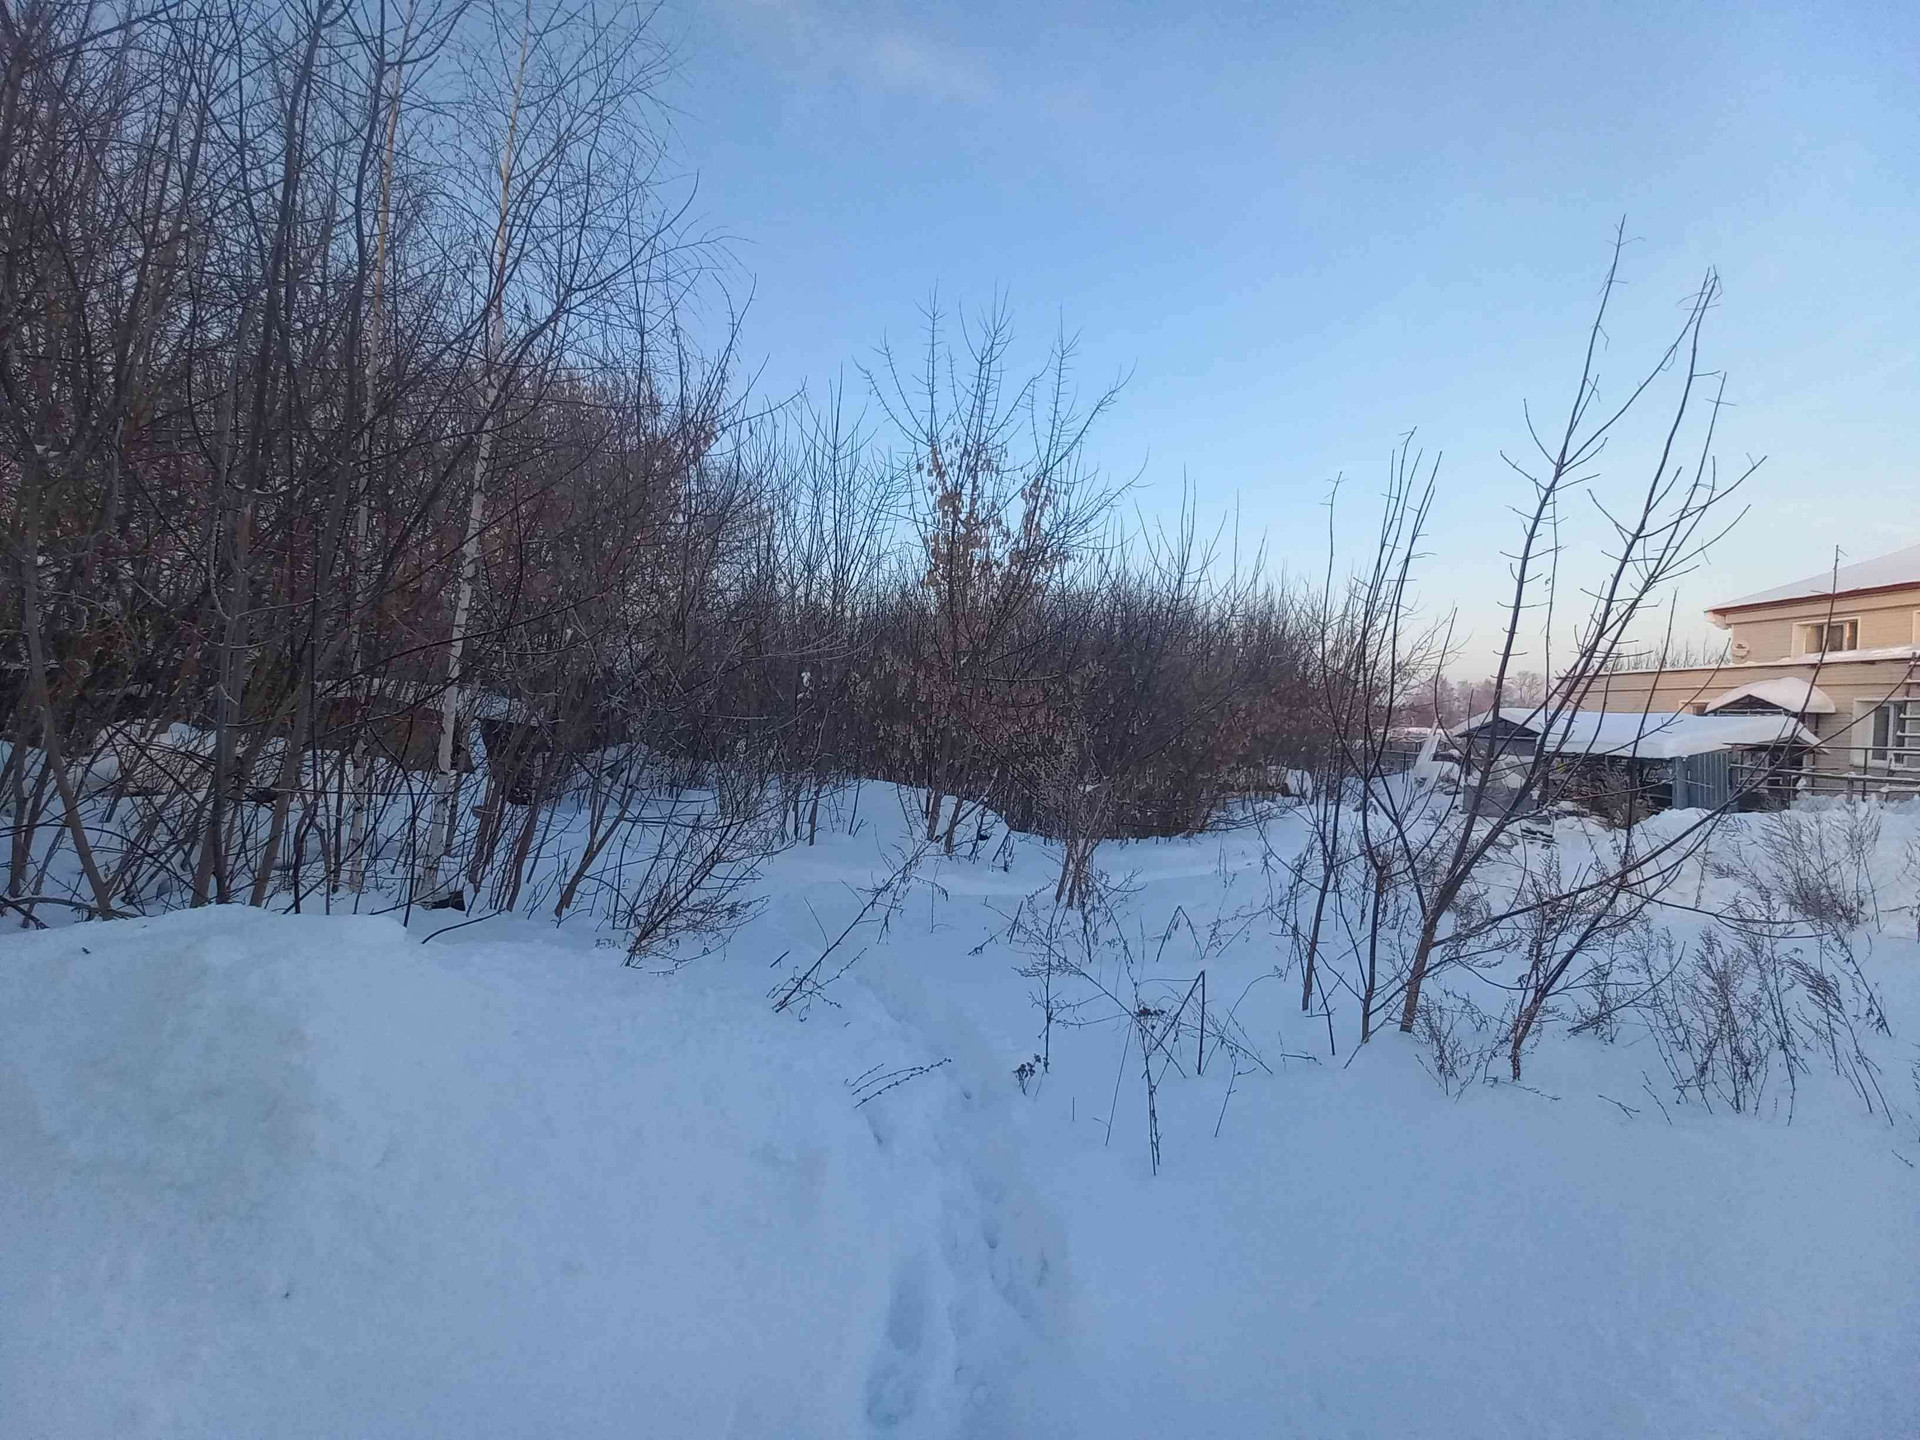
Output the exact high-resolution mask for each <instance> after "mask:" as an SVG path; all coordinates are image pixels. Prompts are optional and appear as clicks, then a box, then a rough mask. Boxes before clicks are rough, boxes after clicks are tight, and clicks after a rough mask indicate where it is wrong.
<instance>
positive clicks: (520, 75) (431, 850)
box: [414, 0, 533, 902]
mask: <svg viewBox="0 0 1920 1440" xmlns="http://www.w3.org/2000/svg"><path fill="white" fill-rule="evenodd" d="M532 28H533V16H532V6H531V0H529V5H528V15H527V21H526V28H525V29H523V30H522V31H521V36H520V63H519V67H518V69H517V70H516V71H515V74H514V78H513V100H512V103H511V105H510V106H509V108H508V111H507V134H506V140H505V142H504V143H503V144H502V145H501V147H500V212H499V220H498V224H497V225H496V227H495V229H494V236H493V267H492V271H491V273H490V274H489V275H488V277H487V278H488V295H487V355H486V362H485V377H486V378H485V382H484V391H485V393H484V407H483V409H482V411H481V419H480V425H481V429H480V443H479V445H478V447H477V448H476V449H475V451H474V457H473V498H472V500H471V502H470V503H469V504H468V506H467V531H466V534H465V536H464V537H463V538H462V539H461V542H460V578H459V582H458V586H457V588H456V590H455V592H454V601H453V630H452V634H451V636H450V638H449V642H448V645H447V681H446V690H445V693H444V694H443V696H442V699H441V710H440V747H439V753H438V754H437V755H436V756H435V763H434V776H433V815H432V818H431V821H430V823H429V826H428V832H427V847H426V853H425V855H424V857H423V859H422V862H421V866H420V876H419V883H418V885H417V887H416V889H415V892H414V894H415V899H416V900H419V901H423V902H431V901H434V900H438V899H440V898H441V893H442V882H441V879H440V870H441V866H442V864H443V863H444V862H445V859H446V853H447V850H448V848H449V847H450V846H451V845H452V842H453V832H454V827H455V825H456V823H457V820H458V817H457V816H456V815H455V813H454V808H453V797H454V790H455V788H456V787H455V785H454V773H453V738H454V732H455V730H456V728H457V727H458V725H459V723H460V715H461V712H462V710H463V709H464V708H465V701H466V692H465V688H464V687H463V686H462V685H461V683H460V681H461V669H460V662H461V659H462V657H463V655H464V652H465V650H466V643H467V618H468V616H469V614H470V613H471V611H472V607H473V581H474V573H475V571H476V570H477V569H478V568H479V561H480V529H481V522H482V520H483V519H484V518H485V515H486V503H487V491H486V478H487V463H488V461H489V460H490V459H491V458H492V456H493V422H494V414H493V412H494V408H495V407H496V406H497V405H498V404H499V403H500V369H501V362H502V359H503V356H504V352H505V349H506V288H507V241H508V224H507V222H508V218H509V206H510V204H511V201H512V196H513V164H514V140H515V137H516V133H517V129H518V126H519V122H520V92H521V86H522V84H523V83H524V81H525V79H526V73H527V46H528V43H529V41H530V40H531V38H532Z"/></svg>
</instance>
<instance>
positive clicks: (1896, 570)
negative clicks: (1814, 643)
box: [1713, 545, 1920, 615]
mask: <svg viewBox="0 0 1920 1440" xmlns="http://www.w3.org/2000/svg"><path fill="white" fill-rule="evenodd" d="M1894 585H1920V545H1909V546H1907V547H1906V549H1904V550H1895V551H1894V552H1893V553H1892V554H1890V555H1880V556H1876V557H1875V558H1874V559H1872V560H1861V561H1859V562H1857V563H1855V564H1852V565H1842V566H1840V567H1838V568H1837V569H1830V570H1824V571H1822V572H1821V573H1820V574H1818V575H1809V576H1808V577H1807V578H1806V579H1804V580H1795V581H1793V582H1792V583H1791V584H1787V585H1778V586H1775V587H1774V588H1773V589H1771V590H1761V591H1759V592H1758V593H1756V594H1753V595H1743V596H1741V597H1740V598H1739V599H1738V600H1729V601H1727V602H1726V603H1725V604H1723V605H1716V606H1714V607H1713V613H1714V614H1716V615H1717V614H1721V613H1724V612H1725V611H1728V610H1738V609H1741V608H1742V607H1744V606H1748V605H1767V604H1771V603H1772V602H1774V601H1777V600H1804V599H1807V598H1809V597H1817V596H1821V595H1846V594H1850V593H1852V592H1853V591H1855V590H1879V589H1884V588H1886V587H1889V586H1894Z"/></svg>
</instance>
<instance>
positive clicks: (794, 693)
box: [0, 0, 1314, 948]
mask: <svg viewBox="0 0 1920 1440" xmlns="http://www.w3.org/2000/svg"><path fill="white" fill-rule="evenodd" d="M0 31H3V32H4V34H3V36H0V38H3V39H4V42H5V66H4V71H3V72H0V265H3V266H4V272H3V273H0V513H3V514H4V523H5V537H6V555H5V563H6V568H7V572H8V576H9V582H10V583H9V584H8V585H7V586H6V587H5V593H4V596H0V706H3V707H4V718H3V720H0V723H4V727H5V729H4V737H5V739H6V741H7V742H8V743H7V748H6V754H5V760H4V774H0V790H3V791H4V797H5V798H4V801H3V802H0V804H4V807H5V815H6V834H7V841H8V850H7V865H8V873H7V882H6V901H7V904H8V906H9V908H10V909H11V910H13V911H14V912H15V913H16V914H18V915H19V916H20V917H22V919H23V920H25V921H29V922H31V921H33V920H34V919H35V918H36V913H35V912H36V909H37V907H39V906H41V905H44V904H49V903H60V904H67V905H73V906H79V907H81V908H83V909H84V910H86V911H88V912H90V913H92V914H95V915H99V916H111V915H115V914H119V913H123V912H127V911H139V910H143V909H150V908H155V907H164V906H169V905H178V904H194V905H199V904H207V903H228V902H241V901H243V902H249V903H252V904H254V905H267V904H273V905H283V906H285V905H291V906H293V907H295V908H299V907H302V906H314V905H332V904H337V903H354V904H359V903H362V900H361V899H360V897H362V896H363V895H365V894H367V893H368V892H369V891H377V892H379V894H380V896H382V897H384V900H383V901H382V902H381V903H385V904H408V905H444V904H459V905H466V904H470V903H474V902H475V901H477V902H478V903H480V904H481V905H483V906H485V907H488V908H493V907H499V908H515V907H518V908H529V907H534V906H542V907H545V908H547V909H548V910H550V911H551V912H552V913H554V914H558V915H565V914H567V913H569V912H570V911H575V910H576V909H578V908H580V907H586V908H590V909H592V910H593V911H594V912H595V913H597V914H599V915H600V916H601V917H602V918H603V919H606V920H609V921H612V922H614V923H618V924H620V925H622V926H624V927H626V928H627V929H628V931H629V932H630V933H631V934H632V935H633V936H634V943H635V945H636V947H638V948H648V947H651V946H654V945H656V944H658V943H661V942H662V941H663V940H664V939H665V938H668V937H671V936H672V935H674V934H677V933H680V932H681V931H682V930H684V929H686V928H688V927H692V928H694V929H701V928H711V927H713V926H716V925H721V924H723V923H724V921H725V918H726V917H727V916H728V915H730V914H733V913H735V912H734V910H733V908H732V906H733V901H732V900H731V899H729V898H728V897H734V896H737V893H738V887H739V884H740V883H741V881H742V879H743V877H744V876H745V875H746V874H747V873H749V870H750V867H751V863H752V860H753V857H754V856H755V855H757V854H760V853H763V852H764V851H765V849H766V848H767V847H768V846H769V845H772V844H777V843H780V841H781V840H782V839H786V840H793V839H800V840H810V839H812V838H814V837H815V835H816V834H817V833H818V829H819V826H820V824H821V819H822V807H823V802H827V801H830V800H831V799H832V797H834V796H835V795H836V794H837V793H839V792H840V791H842V790H844V789H845V788H846V787H847V786H848V785H849V784H851V783H853V782H856V781H857V780H858V778H859V777H863V776H871V777H878V778H881V779H888V780H895V781H899V782H903V783H906V784H909V785H912V786H915V787H918V788H919V789H920V791H921V792H923V793H924V795H925V804H926V816H925V824H926V834H927V835H928V837H929V838H930V839H931V840H932V841H934V842H935V843H937V844H940V845H943V846H944V847H945V848H947V849H948V850H952V849H954V848H955V847H957V846H958V845H960V844H962V843H963V842H966V841H968V840H969V838H975V839H977V837H978V836H979V835H980V834H981V833H982V832H981V829H980V827H979V823H978V822H979V821H980V818H981V817H982V816H983V815H985V814H987V813H989V812H993V813H998V814H1000V815H1003V816H1006V817H1007V818H1008V819H1010V820H1012V821H1013V822H1014V823H1016V824H1019V825H1022V826H1027V827H1031V828H1034V829H1038V830H1042V831H1045V832H1047V833H1049V834H1053V835H1056V836H1060V837H1063V838H1065V839H1067V840H1068V841H1069V846H1068V851H1069V859H1068V861H1067V863H1066V865H1065V867H1064V870H1063V874H1062V877H1061V894H1062V898H1063V900H1067V901H1069V902H1070V901H1071V900H1073V899H1074V897H1075V896H1076V895H1077V893H1078V890H1079V887H1080V884H1081V882H1082V879H1083V877H1084V875H1085V872H1086V865H1087V857H1088V856H1089V854H1090V853H1091V847H1092V846H1093V845H1094V844H1096V843H1097V842H1098V841H1099V840H1100V839H1101V838H1103V837H1105V836H1109V835H1114V834H1143V833H1156V834H1160V833H1176V832H1180V831H1186V830H1191V829H1194V828H1197V827H1199V826H1202V825H1204V824H1206V823H1207V821H1208V820H1209V818H1210V817H1211V816H1212V814H1213V813H1214V811H1215V809H1216V808H1217V806H1218V805H1219V804H1220V803H1221V801H1222V799H1223V797H1224V796H1226V795H1227V794H1228V793H1229V792H1230V791H1232V790H1234V789H1236V788H1244V787H1245V786H1246V785H1247V784H1248V783H1253V784H1256V785H1257V784H1259V783H1263V777H1266V776H1268V775H1270V774H1272V773H1275V770H1276V767H1280V768H1284V767H1286V766H1290V765H1296V764H1298V763H1300V755H1301V754H1302V753H1303V747H1307V746H1310V744H1311V741H1310V738H1309V736H1308V735H1307V733H1306V732H1307V731H1308V730H1309V729H1311V726H1310V725H1307V724H1306V723H1304V722H1303V720H1302V715H1301V711H1302V707H1301V706H1300V705H1298V704H1297V703H1294V702H1295V701H1296V700H1297V698H1298V697H1300V696H1301V695H1303V694H1304V693H1305V688H1306V687H1307V686H1308V685H1309V684H1310V683H1311V682H1310V679H1309V677H1308V674H1307V667H1306V665H1305V663H1304V662H1305V661H1306V660H1307V659H1308V658H1310V655H1311V644H1310V640H1309V638H1308V637H1310V636H1311V634H1312V632H1313V624H1314V622H1313V617H1312V615H1311V611H1312V608H1313V607H1312V605H1311V603H1309V602H1307V601H1304V600H1303V599H1302V598H1301V597H1299V596H1297V595H1294V594H1290V593H1289V592H1287V591H1285V590H1283V589H1280V588H1276V587H1274V586H1271V585H1267V584H1265V583H1264V582H1263V581H1262V580H1261V579H1260V577H1259V575H1258V573H1257V569H1256V570H1255V571H1254V572H1253V573H1249V570H1248V568H1247V567H1245V566H1241V567H1239V568H1237V569H1236V568H1235V567H1234V566H1233V565H1232V564H1230V563H1228V564H1223V563H1221V560H1220V557H1218V556H1216V555H1214V554H1213V553H1212V552H1211V549H1210V547H1209V546H1208V545H1207V544H1206V543H1205V541H1204V540H1203V539H1202V538H1201V537H1198V536H1196V534H1195V533H1194V528H1193V526H1192V524H1191V522H1190V521H1189V522H1187V523H1185V524H1184V525H1183V526H1180V527H1176V530H1175V531H1174V532H1173V533H1171V534H1163V533H1147V532H1145V531H1143V530H1140V529H1139V527H1134V530H1133V533H1131V534H1129V533H1126V529H1125V527H1123V526H1122V525H1121V524H1120V517H1121V511H1120V509H1119V507H1118V504H1117V502H1118V500H1119V497H1120V494H1121V489H1122V487H1117V486H1114V485H1111V484H1109V483H1107V482H1105V481H1103V480H1102V479H1101V478H1100V477H1099V476H1097V475H1096V474H1094V473H1093V472H1092V471H1091V470H1090V468H1089V467H1088V465H1087V464H1086V460H1085V443H1084V442H1085V439H1086V436H1087V433H1088V430H1089V427H1090V426H1091V425H1093V424H1094V423H1095V421H1097V419H1098V417H1099V415H1100V414H1101V412H1102V411H1103V410H1104V409H1105V408H1106V407H1107V405H1108V404H1109V403H1110V402H1111V399H1112V396H1111V394H1110V393H1104V394H1102V395H1100V396H1098V397H1097V398H1095V399H1094V400H1093V401H1092V402H1091V403H1088V404H1081V403H1079V402H1077V400H1076V398H1075V395H1074V393H1073V388H1072V384H1071V364H1070V361H1071V347H1070V346H1067V345H1066V344H1064V343H1063V344H1062V345H1060V346H1059V347H1057V349H1056V351H1055V353H1054V354H1053V356H1052V357H1051V360H1050V361H1049V362H1048V363H1047V364H1044V365H1042V366H1041V367H1039V368H1038V369H1036V370H1035V372H1034V373H1032V374H1031V375H1015V374H1014V373H1013V372H1012V371H1011V370H1010V363H1011V362H1010V355H1011V350H1012V332H1011V327H1010V326H1009V324H1008V323H1007V320H1006V318H1005V316H1004V315H999V314H994V315H989V316H987V317H986V318H985V319H984V320H983V321H982V322H981V323H979V324H977V325H976V326H974V327H972V328H971V329H968V328H966V327H964V326H962V327H959V331H958V334H957V336H956V335H952V334H950V333H949V328H950V327H949V325H948V322H946V321H945V320H943V318H942V317H940V316H938V315H935V316H932V317H931V320H932V323H931V324H930V326H929V329H928V333H927V335H926V337H925V344H924V346H923V347H922V348H921V349H920V351H919V353H918V354H917V355H916V357H915V358H914V360H913V361H912V362H911V364H908V363H907V362H906V361H904V360H901V361H899V362H898V363H896V360H895V357H894V356H893V355H891V354H883V356H882V361H881V363H880V364H878V365H876V366H875V367H874V370H873V372H872V374H871V375H869V376H868V377H867V381H868V384H867V386H866V393H865V394H863V395H856V396H852V397H848V396H843V395H839V394H835V395H834V396H832V397H831V398H830V399H829V401H827V402H826V403H825V404H824V405H823V406H822V407H820V408H809V407H806V406H797V407H796V406H788V407H785V408H783V409H779V410H777V411H776V412H775V413H774V414H773V415H772V416H771V417H767V416H765V415H759V416H756V415H753V414H750V413H749V411H748V408H747V406H746V405H745V403H744V400H743V396H742V394H741V392H740V390H739V389H738V387H737V386H736V384H735V380H734V374H733V364H732V356H731V353H730V351H729V348H728V346H727V345H726V344H725V343H722V344H721V345H720V346H719V348H718V350H717V351H713V350H711V348H710V349H709V351H708V352H707V353H701V351H700V350H699V349H698V348H697V347H696V346H695V345H694V344H693V343H692V342H691V341H690V339H689V334H688V327H687V326H686V325H685V324H684V323H683V316H685V315H686V314H687V313H688V307H689V306H690V305H692V304H693V303H695V300H696V297H698V298H699V303H701V304H704V305H705V306H706V307H707V309H706V313H709V314H710V313H712V312H713V310H714V309H715V308H716V306H717V305H718V303H719V302H720V301H723V299H724V297H723V296H719V295H718V292H717V291H715V290H714V289H713V288H712V287H711V286H710V285H709V283H708V281H709V276H710V272H711V268H712V267H711V266H710V265H709V263H708V262H709V260H710V258H711V257H710V255H709V252H708V251H707V250H706V249H705V248H704V247H703V246H702V245H701V244H700V243H698V241H697V238H696V237H692V236H689V235H688V234H687V233H685V231H684V229H683V227H682V226H681V225H680V223H679V218H678V215H677V214H676V210H675V199H674V197H675V194H676V191H675V188H674V185H673V183H672V181H671V178H670V177H669V176H668V174H667V172H666V170H665V168H664V162H663V160H662V148H661V144H660V132H659V127H658V121H657V115H656V112H655V109H654V101H653V95H652V86H653V84H654V82H655V79H656V77H657V73H658V70H659V67H660V64H661V56H660V52H659V51H658V49H657V47H656V46H655V45H654V43H653V41H652V39H651V38H650V36H649V34H648V32H647V30H646V28H645V26H644V23H642V22H641V21H638V20H635V19H633V18H631V16H630V13H629V12H622V11H618V10H615V11H608V10H607V9H606V8H605V7H590V6H579V7H575V6H571V5H569V4H567V3H565V0H538V3H535V0H525V3H522V4H519V5H515V4H510V3H504V0H502V3H491V0H406V3H405V4H404V5H388V4H385V3H381V4H374V3H371V0H248V3H243V4H240V5H237V6H236V5H230V4H229V5H214V4H210V3H192V0H190V3H188V4H185V5H178V6H168V7H160V8H153V9H140V8H132V7H128V8H116V7H112V6H104V5H95V4H91V3H88V0H29V3H26V4H22V5H10V6H8V7H6V8H4V9H0ZM970 827H971V828H970ZM342 897H352V899H351V900H350V901H348V900H344V899H343V898H342ZM365 903H374V902H373V901H371V900H369V901H367V902H365Z"/></svg>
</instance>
